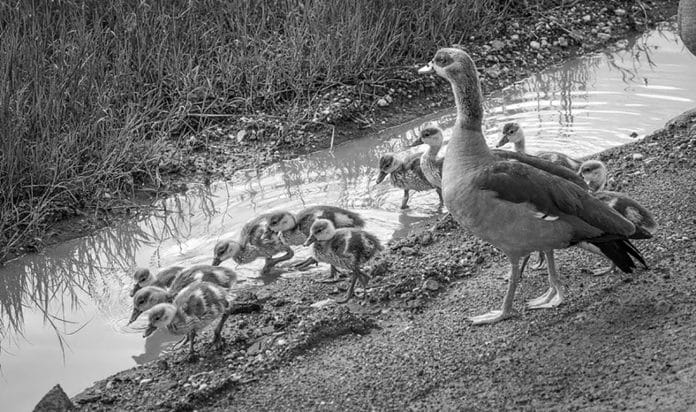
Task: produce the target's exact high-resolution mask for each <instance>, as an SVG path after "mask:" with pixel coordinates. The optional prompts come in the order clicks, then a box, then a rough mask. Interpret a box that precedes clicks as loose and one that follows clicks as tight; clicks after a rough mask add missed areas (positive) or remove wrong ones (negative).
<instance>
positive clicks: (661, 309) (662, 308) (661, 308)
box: [655, 300, 672, 315]
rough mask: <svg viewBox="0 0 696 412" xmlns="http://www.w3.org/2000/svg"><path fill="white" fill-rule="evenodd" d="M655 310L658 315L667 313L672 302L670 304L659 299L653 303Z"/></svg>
mask: <svg viewBox="0 0 696 412" xmlns="http://www.w3.org/2000/svg"><path fill="white" fill-rule="evenodd" d="M655 310H656V311H657V313H659V314H660V315H666V314H667V313H669V311H671V310H672V304H670V303H669V302H667V301H664V300H660V301H658V302H657V303H655Z"/></svg>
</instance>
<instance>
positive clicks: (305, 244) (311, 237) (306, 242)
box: [304, 235, 317, 246]
mask: <svg viewBox="0 0 696 412" xmlns="http://www.w3.org/2000/svg"><path fill="white" fill-rule="evenodd" d="M316 240H317V238H316V237H314V235H309V236H308V237H307V240H305V242H304V246H309V245H311V244H312V243H314V242H316Z"/></svg>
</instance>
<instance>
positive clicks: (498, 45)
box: [491, 40, 505, 50]
mask: <svg viewBox="0 0 696 412" xmlns="http://www.w3.org/2000/svg"><path fill="white" fill-rule="evenodd" d="M491 47H493V49H494V50H500V49H502V48H503V47H505V42H502V41H500V40H493V41H492V42H491Z"/></svg>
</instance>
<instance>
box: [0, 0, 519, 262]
mask: <svg viewBox="0 0 696 412" xmlns="http://www.w3.org/2000/svg"><path fill="white" fill-rule="evenodd" d="M506 4H507V2H506V1H500V0H464V1H456V0H429V1H422V0H401V1H397V0H383V1H373V0H235V1H228V0H187V1H184V0H172V1H135V0H113V1H108V2H107V1H99V0H91V1H88V0H83V1H78V0H54V1H42V0H33V1H31V0H13V1H4V2H0V38H2V41H1V42H0V104H1V107H0V133H1V136H0V261H2V260H3V258H4V257H6V255H7V253H8V251H10V250H12V249H14V248H17V247H18V246H19V245H22V244H26V242H27V240H28V239H33V238H36V237H37V236H40V234H41V232H42V230H43V228H44V226H45V225H46V223H47V222H50V221H51V220H54V219H59V218H62V217H64V216H70V215H74V214H75V213H77V212H79V211H84V210H93V209H94V208H95V207H107V208H108V205H106V204H107V203H108V202H109V201H111V200H112V199H119V198H127V197H128V194H129V193H131V192H132V191H133V190H134V188H135V187H137V186H138V185H143V184H144V185H151V184H152V183H153V181H154V179H155V176H157V167H158V163H159V156H160V155H159V153H160V150H161V144H162V142H163V139H167V138H172V137H174V138H176V137H178V136H181V135H184V134H187V133H190V132H194V131H196V130H198V129H199V128H200V127H202V126H203V125H205V124H206V122H211V121H215V120H216V119H218V118H217V117H214V116H207V115H211V114H214V115H220V114H224V115H232V116H234V115H242V114H247V113H254V112H257V111H266V112H271V113H273V114H276V115H279V116H281V118H283V119H284V120H285V121H287V122H294V121H298V120H301V119H310V118H311V116H312V114H313V113H314V111H315V110H316V105H317V100H318V97H319V96H322V95H323V94H324V93H325V92H326V90H328V89H330V88H331V87H332V86H334V85H337V84H359V83H361V82H369V81H370V79H371V78H374V77H375V76H379V75H380V73H382V72H383V71H384V70H385V69H387V68H393V67H395V66H403V65H412V64H413V63H414V62H415V61H425V60H426V59H428V58H429V57H430V55H431V54H432V51H433V50H434V49H435V48H437V47H438V46H442V45H447V44H452V43H463V42H465V39H468V38H469V36H471V35H474V34H477V35H478V34H481V33H485V32H486V31H487V30H490V29H492V28H494V27H495V23H496V22H498V21H499V20H500V19H501V18H503V17H504V13H501V11H505V10H508V8H507V7H506ZM105 205H106V206H105Z"/></svg>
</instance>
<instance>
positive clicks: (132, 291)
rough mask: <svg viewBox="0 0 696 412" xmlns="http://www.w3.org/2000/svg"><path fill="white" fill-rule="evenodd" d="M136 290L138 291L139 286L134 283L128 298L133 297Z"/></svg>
mask: <svg viewBox="0 0 696 412" xmlns="http://www.w3.org/2000/svg"><path fill="white" fill-rule="evenodd" d="M138 290H140V285H138V284H137V283H136V284H135V285H133V289H131V291H130V297H133V295H135V292H137V291H138Z"/></svg>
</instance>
